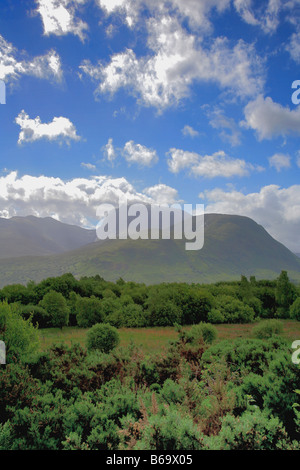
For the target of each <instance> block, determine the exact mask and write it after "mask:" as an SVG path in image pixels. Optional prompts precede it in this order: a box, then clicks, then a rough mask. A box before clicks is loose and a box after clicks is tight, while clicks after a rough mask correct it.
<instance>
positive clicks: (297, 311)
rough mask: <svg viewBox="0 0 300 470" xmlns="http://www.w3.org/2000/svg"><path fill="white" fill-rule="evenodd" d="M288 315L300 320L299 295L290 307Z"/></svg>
mask: <svg viewBox="0 0 300 470" xmlns="http://www.w3.org/2000/svg"><path fill="white" fill-rule="evenodd" d="M290 317H291V318H293V319H294V320H298V321H300V297H298V298H297V299H296V300H295V302H294V303H293V304H292V305H291V308H290Z"/></svg>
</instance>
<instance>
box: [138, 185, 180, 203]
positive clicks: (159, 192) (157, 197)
mask: <svg viewBox="0 0 300 470" xmlns="http://www.w3.org/2000/svg"><path fill="white" fill-rule="evenodd" d="M144 192H145V194H147V195H148V196H150V197H151V199H153V201H154V202H155V203H157V204H175V203H180V202H181V201H179V196H178V191H177V189H175V188H171V187H170V186H167V185H166V184H156V185H155V186H151V187H150V188H146V189H145V190H144Z"/></svg>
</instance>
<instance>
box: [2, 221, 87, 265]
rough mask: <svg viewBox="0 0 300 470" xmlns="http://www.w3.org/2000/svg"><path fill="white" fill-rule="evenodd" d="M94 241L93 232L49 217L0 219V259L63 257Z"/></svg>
mask: <svg viewBox="0 0 300 470" xmlns="http://www.w3.org/2000/svg"><path fill="white" fill-rule="evenodd" d="M95 239H96V233H95V231H94V230H85V229H83V228H81V227H77V226H75V225H67V224H63V223H61V222H58V221H57V220H54V219H52V218H50V217H47V218H38V217H33V216H29V217H13V218H11V219H1V218H0V259H1V258H2V259H3V258H15V257H19V256H40V255H51V254H58V253H63V252H65V251H69V250H75V249H77V248H80V247H81V246H83V245H87V244H88V243H91V242H93V241H95Z"/></svg>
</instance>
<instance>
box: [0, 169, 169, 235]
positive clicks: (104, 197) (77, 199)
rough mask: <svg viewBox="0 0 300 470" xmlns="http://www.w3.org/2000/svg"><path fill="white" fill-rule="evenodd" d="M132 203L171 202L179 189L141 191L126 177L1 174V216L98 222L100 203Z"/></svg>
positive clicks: (82, 223)
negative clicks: (30, 216)
mask: <svg viewBox="0 0 300 470" xmlns="http://www.w3.org/2000/svg"><path fill="white" fill-rule="evenodd" d="M125 199H126V200H127V201H128V203H129V204H131V203H132V204H133V203H144V204H151V203H160V204H162V203H165V202H166V201H168V203H172V202H173V201H175V200H177V199H178V194H177V191H176V190H175V189H173V188H171V187H169V186H166V185H163V184H161V185H157V186H153V187H151V188H147V189H146V190H144V191H142V192H139V191H137V190H136V189H135V188H134V186H133V185H132V184H130V183H129V182H128V181H127V180H126V179H125V178H111V177H108V176H92V177H90V178H75V179H71V180H68V181H64V180H62V179H61V178H54V177H46V176H38V177H36V176H30V175H24V176H18V173H17V172H15V171H14V172H11V173H9V174H7V175H5V176H1V177H0V217H5V218H9V217H13V216H26V215H35V216H37V217H54V218H56V219H57V220H60V221H61V222H65V223H69V224H75V225H81V226H90V227H92V226H95V225H96V224H97V222H98V220H96V219H97V217H96V215H97V209H98V207H99V206H100V205H101V204H112V205H114V206H115V207H118V205H119V202H120V201H124V200H125Z"/></svg>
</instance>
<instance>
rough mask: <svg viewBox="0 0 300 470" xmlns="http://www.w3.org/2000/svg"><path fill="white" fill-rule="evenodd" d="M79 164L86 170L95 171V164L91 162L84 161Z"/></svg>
mask: <svg viewBox="0 0 300 470" xmlns="http://www.w3.org/2000/svg"><path fill="white" fill-rule="evenodd" d="M81 166H82V168H86V169H87V170H91V171H96V169H97V168H96V165H93V164H92V163H84V162H82V163H81Z"/></svg>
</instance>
